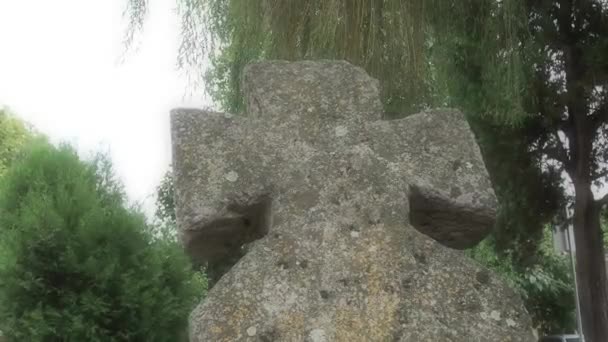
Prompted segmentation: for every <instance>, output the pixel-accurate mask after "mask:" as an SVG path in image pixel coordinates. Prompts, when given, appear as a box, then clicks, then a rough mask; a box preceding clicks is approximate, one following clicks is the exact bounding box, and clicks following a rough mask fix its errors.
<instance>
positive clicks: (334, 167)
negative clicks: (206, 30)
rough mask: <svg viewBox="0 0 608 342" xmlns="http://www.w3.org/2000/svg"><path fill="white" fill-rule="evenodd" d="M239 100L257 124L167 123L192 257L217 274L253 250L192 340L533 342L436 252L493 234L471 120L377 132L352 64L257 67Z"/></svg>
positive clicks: (505, 295) (374, 98)
mask: <svg viewBox="0 0 608 342" xmlns="http://www.w3.org/2000/svg"><path fill="white" fill-rule="evenodd" d="M243 89H244V90H245V92H246V93H245V94H246V100H247V104H248V109H249V112H248V115H247V116H230V115H228V116H227V115H225V114H221V113H213V112H205V111H199V110H195V109H177V110H174V111H173V112H172V135H173V147H174V154H173V156H174V169H175V177H176V178H175V180H176V204H177V218H178V224H179V226H180V229H181V230H182V239H183V242H184V244H185V246H186V249H187V250H188V252H189V253H190V254H191V255H192V256H193V257H194V258H196V259H197V260H199V261H201V262H203V261H209V262H214V261H217V260H222V259H223V258H226V257H228V256H230V255H233V254H234V253H235V250H238V249H239V248H241V246H242V245H247V246H248V247H247V250H248V253H247V254H245V256H244V257H243V258H242V259H241V260H240V261H239V262H238V263H237V264H236V265H235V266H234V267H233V268H232V269H231V270H230V271H229V272H228V273H226V274H225V275H224V276H223V277H222V278H221V280H220V281H219V282H218V283H217V284H216V285H215V287H214V288H213V289H212V290H211V291H210V292H209V295H208V297H207V299H206V300H205V301H204V302H203V303H201V305H199V307H198V308H197V309H196V310H195V311H194V312H193V314H192V316H191V321H190V330H191V340H192V341H235V340H243V341H247V340H250V341H257V340H256V339H263V338H266V339H268V338H271V340H276V341H307V340H309V341H322V340H327V341H386V340H395V341H425V340H452V341H486V340H497V341H528V340H532V339H533V337H532V335H531V332H530V331H531V330H530V320H529V318H528V316H527V314H526V313H525V310H524V309H523V306H522V304H521V302H520V300H519V298H517V297H516V296H515V295H514V293H513V292H512V291H511V290H510V289H508V288H507V287H505V285H504V284H502V283H501V282H499V281H497V280H496V279H495V277H494V276H492V275H489V274H487V276H484V277H481V279H483V280H484V281H483V283H479V282H478V281H477V280H476V278H475V277H473V275H475V274H478V273H480V272H481V273H480V274H484V275H486V273H483V272H487V271H484V270H483V269H482V268H480V267H479V266H477V265H475V264H473V263H472V262H470V261H468V260H467V259H466V258H465V257H464V256H462V254H460V252H458V251H455V250H452V249H447V248H445V247H443V246H441V245H440V244H438V243H437V242H435V241H433V240H432V239H429V238H428V237H427V236H430V237H432V238H433V239H435V240H437V241H439V242H440V243H441V244H443V245H445V246H450V247H453V248H465V247H468V246H472V245H474V244H476V243H477V242H478V241H480V240H481V239H482V238H483V237H484V236H485V235H486V234H487V232H488V229H489V228H490V227H491V225H492V223H493V220H494V208H495V197H494V194H493V192H492V189H491V186H490V182H489V179H488V175H487V172H486V170H485V167H484V165H483V162H482V159H481V156H480V153H479V149H478V147H477V145H476V144H475V140H474V138H473V136H472V133H471V132H470V130H469V127H468V125H467V123H466V121H465V120H464V117H463V116H462V114H460V113H459V112H457V111H454V110H450V109H441V110H434V111H430V112H425V113H421V114H417V115H413V116H411V117H408V118H406V119H402V120H392V121H384V120H380V118H381V114H382V106H381V103H380V100H379V95H378V93H379V91H378V82H377V81H376V80H373V79H372V78H370V77H369V76H368V75H367V74H366V73H365V72H364V71H363V70H361V69H360V68H357V67H354V66H352V65H350V64H348V63H346V62H331V61H318V62H297V63H287V62H264V63H258V64H254V65H250V66H248V67H247V68H246V69H245V73H244V81H243ZM412 226H415V227H416V228H417V229H418V230H420V231H421V232H422V233H424V234H426V236H425V235H423V234H421V233H419V232H418V231H416V230H414V229H412ZM496 313H497V314H499V319H495V317H496ZM507 322H508V323H507ZM251 327H255V328H256V335H255V337H252V336H250V333H251V331H252V330H251Z"/></svg>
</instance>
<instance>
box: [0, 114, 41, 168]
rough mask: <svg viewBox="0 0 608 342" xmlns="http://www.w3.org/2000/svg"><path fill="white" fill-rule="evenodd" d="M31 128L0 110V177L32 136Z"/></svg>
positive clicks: (12, 115)
mask: <svg viewBox="0 0 608 342" xmlns="http://www.w3.org/2000/svg"><path fill="white" fill-rule="evenodd" d="M34 134H35V133H34V132H33V130H32V128H31V127H30V126H29V125H28V124H27V123H25V122H23V121H22V120H20V119H19V118H18V117H16V116H15V115H14V114H12V113H11V112H10V111H9V110H8V109H0V176H2V174H3V173H4V172H5V171H6V169H8V167H9V166H10V164H11V163H12V162H13V160H14V159H15V158H16V157H17V154H18V152H19V150H20V149H21V148H22V147H23V146H24V145H25V144H26V143H27V142H28V141H29V140H31V139H32V137H33V136H34Z"/></svg>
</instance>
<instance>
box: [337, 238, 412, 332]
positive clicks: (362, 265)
mask: <svg viewBox="0 0 608 342" xmlns="http://www.w3.org/2000/svg"><path fill="white" fill-rule="evenodd" d="M380 230H381V227H378V228H376V229H370V230H368V231H366V232H364V234H363V239H362V240H363V241H362V242H361V243H360V244H359V245H358V246H357V247H356V248H355V251H354V258H353V264H354V266H355V267H356V268H357V269H360V270H361V275H362V279H361V280H362V285H363V288H364V290H365V291H366V292H367V296H366V297H367V301H366V303H365V305H361V306H357V307H356V308H353V309H346V310H343V309H339V310H338V311H337V312H336V327H337V329H336V341H365V340H369V341H385V340H387V339H389V338H390V336H391V334H392V330H393V329H394V327H395V324H396V321H397V320H398V311H399V304H400V300H399V291H398V289H397V285H396V284H395V279H393V276H394V275H392V274H387V273H386V272H383V269H384V268H383V267H382V266H381V265H386V263H387V262H393V261H391V260H390V259H387V258H386V257H387V256H388V255H390V253H391V250H390V249H391V246H390V244H386V245H384V246H382V248H380V246H378V247H377V248H374V246H375V245H377V241H379V237H378V236H374V235H377V234H380V233H381V232H380ZM392 255H398V254H396V253H394V254H392ZM361 332H365V335H362V334H361Z"/></svg>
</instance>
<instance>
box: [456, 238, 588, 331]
mask: <svg viewBox="0 0 608 342" xmlns="http://www.w3.org/2000/svg"><path fill="white" fill-rule="evenodd" d="M467 254H468V255H469V256H471V257H472V258H473V259H475V260H477V261H479V262H480V263H481V264H483V265H485V266H486V267H488V268H490V269H492V270H493V271H495V272H496V273H497V274H498V275H499V276H501V277H502V278H503V279H504V280H506V281H507V283H509V285H511V287H512V288H514V289H515V290H516V291H518V292H519V294H520V295H521V297H522V299H523V301H524V305H525V306H526V309H527V310H528V312H529V313H530V315H531V316H532V321H533V323H534V325H535V327H536V328H537V329H538V330H539V332H540V333H542V334H557V333H571V332H572V331H574V330H575V329H576V311H575V301H574V296H575V294H574V280H573V277H572V271H571V267H570V259H569V257H568V256H565V255H564V256H562V255H557V254H556V253H555V252H554V251H553V247H552V240H551V231H550V230H549V229H545V231H544V237H543V240H542V243H541V246H540V249H539V257H538V258H537V260H538V261H537V262H536V263H535V264H533V265H531V266H529V267H526V268H525V269H519V268H518V267H516V265H515V263H514V261H513V258H511V257H510V256H509V255H505V256H499V255H498V254H497V253H496V251H495V246H494V242H493V240H492V238H491V237H490V238H488V239H486V240H484V241H482V242H481V243H480V244H479V245H477V246H476V247H475V248H473V249H470V250H468V251H467Z"/></svg>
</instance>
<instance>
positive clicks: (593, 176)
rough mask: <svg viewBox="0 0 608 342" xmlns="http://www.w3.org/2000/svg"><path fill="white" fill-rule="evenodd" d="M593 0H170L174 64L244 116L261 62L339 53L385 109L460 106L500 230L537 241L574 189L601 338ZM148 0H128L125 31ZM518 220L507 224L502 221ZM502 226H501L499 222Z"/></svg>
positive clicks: (607, 36) (517, 239)
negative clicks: (482, 162) (248, 88)
mask: <svg viewBox="0 0 608 342" xmlns="http://www.w3.org/2000/svg"><path fill="white" fill-rule="evenodd" d="M602 1H603V0H595V1H592V0H586V1H574V0H559V1H553V2H538V1H532V0H502V1H498V0H459V1H456V0H430V1H429V0H427V1H425V0H373V1H369V0H368V1H363V0H306V1H304V0H292V1H288V0H281V1H279V0H259V1H248V0H224V1H222V0H179V1H178V8H179V12H180V13H181V15H182V29H183V32H182V38H183V40H182V44H181V47H180V51H179V64H180V66H182V67H184V68H188V69H191V70H203V65H204V61H205V59H206V58H207V57H208V58H209V59H210V61H211V64H212V67H211V68H210V70H209V72H208V73H207V74H206V75H205V77H204V78H205V81H206V85H207V87H208V89H209V91H210V92H211V94H212V96H213V97H214V98H215V100H216V101H218V102H219V103H220V104H221V105H222V106H223V107H224V109H226V110H230V111H241V110H242V109H243V101H242V97H241V96H242V95H241V89H240V76H241V71H242V69H243V67H244V65H245V64H247V63H249V62H251V61H255V60H258V59H269V58H272V59H274V58H278V59H287V60H296V59H320V58H332V59H336V58H339V59H345V60H348V61H350V62H351V63H353V64H356V65H359V66H362V67H364V68H365V69H366V70H367V71H368V72H369V73H370V74H371V75H372V76H374V77H376V78H378V79H379V80H380V81H381V85H382V91H383V98H384V103H385V107H386V109H387V111H388V112H389V113H396V112H400V113H404V114H407V113H411V112H413V111H416V110H418V109H421V108H425V107H427V106H435V105H443V104H448V105H454V106H458V107H459V108H461V109H463V110H464V111H465V113H466V114H467V117H468V119H469V122H470V123H471V126H472V128H473V129H474V131H475V133H476V135H477V137H478V140H479V142H480V144H481V147H482V151H483V153H484V157H485V159H486V163H487V165H488V168H489V171H490V174H491V177H492V179H493V181H494V185H495V187H496V189H497V195H498V197H499V201H500V203H501V210H500V213H499V215H500V217H499V226H498V227H497V232H498V234H497V236H498V237H499V238H500V237H501V236H502V238H500V239H499V240H502V241H503V244H506V245H509V244H508V243H506V242H509V241H511V242H512V243H511V244H510V245H511V246H512V247H513V246H515V247H519V248H515V249H516V250H520V251H525V250H530V249H532V250H533V249H534V248H531V247H534V242H535V240H537V239H538V238H539V237H540V236H542V234H540V231H541V229H542V227H543V224H544V223H546V222H547V221H548V220H550V219H551V218H552V216H554V214H555V213H556V210H557V209H558V208H559V199H560V198H561V197H567V196H566V195H567V194H568V193H567V192H566V191H565V190H564V189H563V188H561V187H559V186H558V185H559V184H560V178H561V177H562V176H563V175H567V177H568V178H569V180H570V181H571V184H572V185H573V188H574V196H573V197H572V198H571V201H572V202H573V204H574V227H575V236H576V247H577V251H578V253H577V254H578V256H577V266H578V277H579V284H580V287H581V289H580V290H581V307H582V313H583V322H584V331H585V333H586V335H587V337H588V338H589V339H591V340H592V341H606V340H608V294H607V292H608V290H607V286H606V272H605V267H604V266H605V261H604V258H603V246H602V244H601V240H602V239H601V230H600V224H599V215H600V210H601V208H602V206H604V205H605V204H606V202H608V197H603V198H596V197H594V194H593V187H594V186H596V185H597V182H599V181H602V180H604V179H605V177H606V176H607V175H608V171H607V170H606V167H605V165H606V164H605V162H606V159H607V158H608V155H607V152H606V151H607V149H606V148H605V146H604V145H605V143H606V142H608V140H607V139H606V138H608V137H606V135H607V127H606V121H607V120H608V113H607V112H608V95H607V92H608V85H607V84H606V82H608V70H607V69H608V67H607V62H606V59H605V58H602V57H601V56H603V55H604V56H605V55H606V54H607V53H608V51H607V50H608V49H607V47H608V43H607V41H608V32H606V30H608V22H607V21H606V15H607V14H606V12H607V9H606V5H605V4H604V3H603V2H602ZM146 5H147V3H146V0H130V1H129V7H128V9H129V10H128V13H130V14H132V15H131V16H130V18H131V20H132V23H133V25H132V27H133V28H134V29H138V28H141V24H142V23H143V20H142V18H143V16H144V15H145V13H146V8H147V6H146ZM509 215H512V216H515V217H516V219H513V218H512V217H509ZM501 222H502V223H501Z"/></svg>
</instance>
